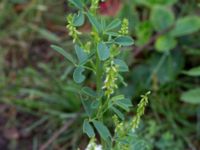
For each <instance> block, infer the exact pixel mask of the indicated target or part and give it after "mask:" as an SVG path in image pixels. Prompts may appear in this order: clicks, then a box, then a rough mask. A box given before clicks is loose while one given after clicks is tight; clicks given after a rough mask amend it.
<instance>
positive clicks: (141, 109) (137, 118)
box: [131, 92, 150, 130]
mask: <svg viewBox="0 0 200 150" xmlns="http://www.w3.org/2000/svg"><path fill="white" fill-rule="evenodd" d="M149 94H150V92H147V93H146V94H145V95H142V96H141V97H142V99H141V101H140V103H139V104H138V108H137V113H136V116H135V117H134V118H133V120H132V122H131V126H132V130H134V129H136V128H137V127H138V126H139V123H140V119H141V117H142V115H143V114H144V110H145V107H146V105H147V104H148V95H149Z"/></svg>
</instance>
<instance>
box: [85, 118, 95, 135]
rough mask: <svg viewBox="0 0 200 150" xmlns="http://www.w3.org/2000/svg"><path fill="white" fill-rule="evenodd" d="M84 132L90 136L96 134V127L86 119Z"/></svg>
mask: <svg viewBox="0 0 200 150" xmlns="http://www.w3.org/2000/svg"><path fill="white" fill-rule="evenodd" d="M83 132H84V133H86V134H87V135H88V136H89V137H90V138H91V137H94V136H95V133H94V129H93V127H92V125H91V124H90V123H89V121H88V120H84V123H83Z"/></svg>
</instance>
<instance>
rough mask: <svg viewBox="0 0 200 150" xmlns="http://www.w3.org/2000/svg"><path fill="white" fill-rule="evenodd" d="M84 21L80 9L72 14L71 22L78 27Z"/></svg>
mask: <svg viewBox="0 0 200 150" xmlns="http://www.w3.org/2000/svg"><path fill="white" fill-rule="evenodd" d="M84 22H85V16H84V14H83V12H82V11H80V12H79V13H78V14H77V15H75V16H74V18H73V24H74V26H76V27H80V26H82V25H83V24H84Z"/></svg>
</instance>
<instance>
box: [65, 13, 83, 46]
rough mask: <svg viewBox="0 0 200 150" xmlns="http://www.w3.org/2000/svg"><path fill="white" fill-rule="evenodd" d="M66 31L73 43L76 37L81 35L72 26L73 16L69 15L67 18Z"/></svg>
mask: <svg viewBox="0 0 200 150" xmlns="http://www.w3.org/2000/svg"><path fill="white" fill-rule="evenodd" d="M66 27H67V29H68V31H69V35H70V36H72V38H73V42H74V43H75V42H76V41H77V39H78V36H79V35H80V34H81V32H79V31H78V30H77V29H76V27H75V26H74V24H73V15H72V14H69V15H68V16H67V26H66Z"/></svg>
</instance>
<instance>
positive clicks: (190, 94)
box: [181, 88, 200, 104]
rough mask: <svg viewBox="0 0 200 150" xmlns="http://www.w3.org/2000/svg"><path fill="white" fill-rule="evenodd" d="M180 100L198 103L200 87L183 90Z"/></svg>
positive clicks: (199, 102) (199, 100)
mask: <svg viewBox="0 0 200 150" xmlns="http://www.w3.org/2000/svg"><path fill="white" fill-rule="evenodd" d="M181 100H182V101H184V102H187V103H191V104H200V88H196V89H192V90H189V91H186V92H184V93H183V94H182V95H181Z"/></svg>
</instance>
